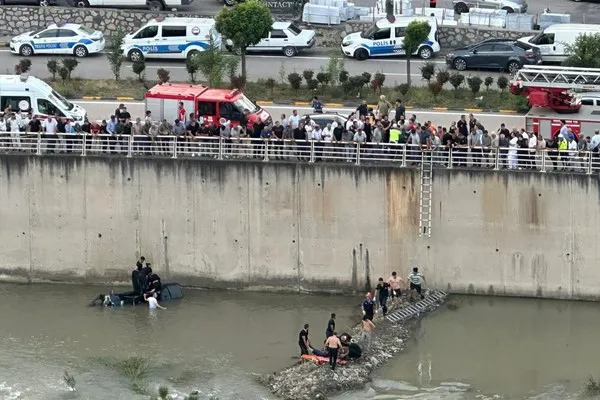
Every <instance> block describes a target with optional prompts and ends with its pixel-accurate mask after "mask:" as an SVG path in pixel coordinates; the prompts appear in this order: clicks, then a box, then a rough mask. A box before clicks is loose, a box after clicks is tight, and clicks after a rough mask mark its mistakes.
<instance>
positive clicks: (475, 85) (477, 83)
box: [467, 76, 482, 94]
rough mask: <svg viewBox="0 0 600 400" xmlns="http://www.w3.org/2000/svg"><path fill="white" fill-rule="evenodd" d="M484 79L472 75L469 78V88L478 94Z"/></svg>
mask: <svg viewBox="0 0 600 400" xmlns="http://www.w3.org/2000/svg"><path fill="white" fill-rule="evenodd" d="M481 83H482V80H481V78H480V77H478V76H470V77H469V78H468V79H467V84H468V85H469V89H471V92H472V93H473V94H476V93H477V92H479V90H480V89H481Z"/></svg>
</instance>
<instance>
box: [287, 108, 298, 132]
mask: <svg viewBox="0 0 600 400" xmlns="http://www.w3.org/2000/svg"><path fill="white" fill-rule="evenodd" d="M288 123H289V124H290V126H291V127H292V129H296V128H297V127H298V124H300V117H299V116H298V111H297V110H292V115H290V118H289V119H288Z"/></svg>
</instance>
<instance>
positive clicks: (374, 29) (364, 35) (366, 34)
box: [360, 25, 379, 39]
mask: <svg viewBox="0 0 600 400" xmlns="http://www.w3.org/2000/svg"><path fill="white" fill-rule="evenodd" d="M378 30H379V28H377V25H373V26H372V27H370V28H369V29H367V30H366V31H364V32H362V33H361V34H360V37H361V38H363V39H370V38H372V37H373V35H374V34H375V32H377V31H378Z"/></svg>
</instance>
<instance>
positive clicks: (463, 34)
mask: <svg viewBox="0 0 600 400" xmlns="http://www.w3.org/2000/svg"><path fill="white" fill-rule="evenodd" d="M160 14H161V15H162V16H165V17H209V18H210V16H205V15H198V14H194V13H189V12H187V13H186V12H163V13H160ZM156 16H157V13H151V12H146V11H140V10H112V9H81V8H71V7H18V6H17V7H8V6H3V7H2V9H1V12H0V36H9V37H10V36H15V35H18V34H20V33H23V32H28V31H32V30H37V29H41V28H45V27H47V26H48V25H50V24H52V23H58V22H63V21H68V22H71V23H76V24H85V25H87V26H89V27H90V28H92V29H96V30H99V31H102V32H104V35H105V36H113V35H114V34H115V33H116V32H117V30H118V29H121V30H123V31H125V32H133V31H135V30H136V29H138V28H139V27H140V26H142V25H143V24H144V23H146V22H147V21H148V20H150V19H152V18H156ZM371 25H373V23H372V22H365V21H348V22H347V23H345V24H342V25H339V26H332V27H321V26H318V27H316V26H315V27H312V28H313V29H316V30H317V36H318V37H319V41H318V45H319V46H322V47H332V48H334V47H339V46H340V43H341V39H342V38H343V37H344V36H346V35H347V34H349V33H353V32H362V31H364V30H366V29H368V28H369V27H370V26H371ZM438 31H439V40H440V45H441V46H442V48H443V49H453V48H456V47H459V46H466V45H469V44H473V43H476V42H479V41H481V40H484V39H489V38H495V37H505V38H509V39H518V38H520V37H524V36H529V35H532V34H534V33H535V32H531V31H511V30H508V29H497V28H486V27H475V26H460V27H454V26H439V27H438Z"/></svg>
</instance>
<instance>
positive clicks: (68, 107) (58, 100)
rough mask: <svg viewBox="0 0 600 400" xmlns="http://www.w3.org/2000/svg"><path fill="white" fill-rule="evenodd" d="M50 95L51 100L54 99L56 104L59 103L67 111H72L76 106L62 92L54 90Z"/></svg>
mask: <svg viewBox="0 0 600 400" xmlns="http://www.w3.org/2000/svg"><path fill="white" fill-rule="evenodd" d="M48 97H49V98H50V101H52V102H53V103H55V104H58V105H59V106H60V107H62V108H63V109H65V110H67V111H71V110H72V109H73V108H74V107H75V106H74V105H73V103H71V102H70V101H69V100H67V99H65V98H64V97H62V96H61V95H60V94H58V93H56V92H55V91H54V90H53V91H52V92H50V96H48Z"/></svg>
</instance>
